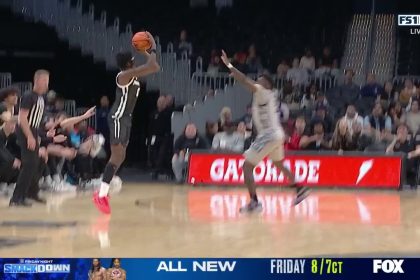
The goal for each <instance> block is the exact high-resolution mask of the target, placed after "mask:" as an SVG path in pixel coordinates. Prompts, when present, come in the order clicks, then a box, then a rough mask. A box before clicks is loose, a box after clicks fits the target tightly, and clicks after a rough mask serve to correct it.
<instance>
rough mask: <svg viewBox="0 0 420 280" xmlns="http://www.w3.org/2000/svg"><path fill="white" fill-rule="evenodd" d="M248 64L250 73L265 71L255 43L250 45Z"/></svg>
mask: <svg viewBox="0 0 420 280" xmlns="http://www.w3.org/2000/svg"><path fill="white" fill-rule="evenodd" d="M246 65H247V68H248V73H252V74H259V73H262V71H263V66H262V64H261V58H260V57H259V56H258V55H257V49H256V48H255V45H254V44H252V45H251V46H249V49H248V57H247V58H246Z"/></svg>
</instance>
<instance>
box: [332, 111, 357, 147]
mask: <svg viewBox="0 0 420 280" xmlns="http://www.w3.org/2000/svg"><path fill="white" fill-rule="evenodd" d="M360 128H361V126H360ZM358 136H359V135H358V134H357V133H353V134H350V131H349V126H348V122H347V120H346V119H344V118H342V119H340V120H338V121H337V124H336V125H335V130H334V133H333V136H332V139H331V148H332V149H333V150H335V151H338V152H339V153H342V152H343V151H353V150H356V149H357V140H358Z"/></svg>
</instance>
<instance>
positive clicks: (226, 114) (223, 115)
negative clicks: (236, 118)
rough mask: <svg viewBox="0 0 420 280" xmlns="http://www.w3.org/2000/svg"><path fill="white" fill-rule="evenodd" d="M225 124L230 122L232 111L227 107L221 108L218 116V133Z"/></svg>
mask: <svg viewBox="0 0 420 280" xmlns="http://www.w3.org/2000/svg"><path fill="white" fill-rule="evenodd" d="M226 122H232V111H231V110H230V108H229V107H223V108H222V110H221V111H220V116H219V122H218V125H219V131H220V132H221V131H223V127H224V126H225V123H226Z"/></svg>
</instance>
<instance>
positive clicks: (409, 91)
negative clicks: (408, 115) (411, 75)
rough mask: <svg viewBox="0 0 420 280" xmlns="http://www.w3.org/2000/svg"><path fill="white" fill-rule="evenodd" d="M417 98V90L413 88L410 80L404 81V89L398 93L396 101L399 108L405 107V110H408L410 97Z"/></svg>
mask: <svg viewBox="0 0 420 280" xmlns="http://www.w3.org/2000/svg"><path fill="white" fill-rule="evenodd" d="M413 96H414V97H415V96H417V88H416V86H414V84H413V81H412V80H410V79H406V80H405V81H404V88H403V89H402V90H401V91H400V94H399V96H398V100H399V101H400V103H401V106H403V107H404V108H406V107H407V109H408V110H409V109H410V106H408V105H409V102H410V100H411V98H412V97H413Z"/></svg>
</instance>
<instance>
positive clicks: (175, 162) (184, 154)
mask: <svg viewBox="0 0 420 280" xmlns="http://www.w3.org/2000/svg"><path fill="white" fill-rule="evenodd" d="M208 148H209V145H208V143H207V141H206V140H205V139H204V138H202V137H201V136H200V135H198V133H197V127H196V126H195V124H193V123H189V124H187V126H186V127H185V130H184V133H183V134H182V135H181V136H179V137H178V139H176V141H175V144H174V155H173V157H172V170H173V172H174V175H175V179H176V181H177V182H178V183H182V182H184V179H185V178H184V171H185V168H186V166H187V160H188V155H189V152H190V151H191V150H194V149H208Z"/></svg>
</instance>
